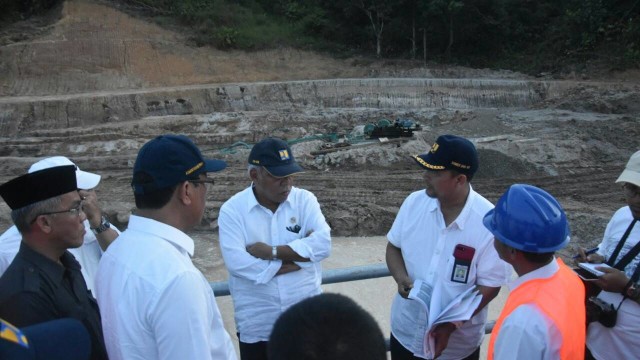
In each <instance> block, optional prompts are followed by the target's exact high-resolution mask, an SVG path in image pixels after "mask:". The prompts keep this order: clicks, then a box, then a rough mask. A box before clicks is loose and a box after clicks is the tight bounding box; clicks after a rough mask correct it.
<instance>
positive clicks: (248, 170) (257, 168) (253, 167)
mask: <svg viewBox="0 0 640 360" xmlns="http://www.w3.org/2000/svg"><path fill="white" fill-rule="evenodd" d="M253 169H256V170H257V171H260V169H262V166H259V165H253V164H249V165H247V175H249V177H251V170H253Z"/></svg>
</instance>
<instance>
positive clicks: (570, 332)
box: [487, 258, 586, 360]
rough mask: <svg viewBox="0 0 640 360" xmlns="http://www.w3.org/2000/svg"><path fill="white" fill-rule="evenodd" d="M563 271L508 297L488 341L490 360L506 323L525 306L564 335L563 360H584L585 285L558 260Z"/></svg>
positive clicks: (513, 292)
mask: <svg viewBox="0 0 640 360" xmlns="http://www.w3.org/2000/svg"><path fill="white" fill-rule="evenodd" d="M557 261H558V265H559V266H560V269H559V270H558V271H557V272H556V273H555V274H554V275H553V276H551V277H550V278H547V279H534V280H530V281H527V282H525V283H523V284H521V285H520V286H518V287H517V288H516V289H515V290H513V291H512V292H511V294H509V298H508V299H507V303H506V304H505V306H504V308H503V309H502V313H500V316H499V317H498V320H497V321H496V325H495V326H494V328H493V331H492V332H491V339H490V340H489V354H488V356H487V359H488V360H493V346H494V344H495V342H496V339H497V338H498V336H499V334H500V327H501V326H502V323H503V322H504V319H506V318H507V316H509V314H511V312H512V311H513V310H515V309H516V308H517V307H518V306H520V305H522V304H535V305H536V306H537V307H538V309H540V310H541V311H542V312H543V313H544V314H545V315H547V317H548V318H549V319H551V321H553V323H554V324H555V326H556V327H557V328H558V329H559V331H560V334H562V345H561V347H560V359H563V360H583V359H584V346H585V341H586V339H585V336H586V329H585V326H584V324H585V310H584V285H583V284H582V281H581V280H580V279H579V278H578V276H577V275H576V274H575V273H574V272H573V271H572V270H571V269H569V268H568V267H567V266H566V265H565V264H564V263H563V262H562V260H560V258H558V260H557Z"/></svg>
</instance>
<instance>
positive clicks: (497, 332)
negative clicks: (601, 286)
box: [484, 184, 585, 360]
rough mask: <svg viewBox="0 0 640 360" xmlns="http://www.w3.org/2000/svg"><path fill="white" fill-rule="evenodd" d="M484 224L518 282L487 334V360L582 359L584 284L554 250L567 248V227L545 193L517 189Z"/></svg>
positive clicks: (503, 198)
mask: <svg viewBox="0 0 640 360" xmlns="http://www.w3.org/2000/svg"><path fill="white" fill-rule="evenodd" d="M484 225H485V226H486V227H487V229H489V230H490V231H491V232H492V233H493V235H494V236H495V240H494V246H495V248H496V250H497V251H498V254H499V255H500V258H501V259H503V260H504V261H506V262H507V263H509V264H511V265H512V266H513V269H514V270H515V272H516V273H517V274H518V279H516V280H515V281H513V282H512V283H511V284H509V289H510V291H511V292H510V293H509V298H508V299H507V302H506V304H505V305H504V308H503V309H502V312H501V313H500V316H499V317H498V320H497V321H496V324H495V326H494V328H493V330H492V331H491V340H490V341H489V352H488V356H487V359H489V360H493V359H500V360H511V359H518V360H556V359H561V360H582V359H584V342H585V327H584V324H585V310H584V285H583V284H582V281H581V280H580V279H579V278H578V276H577V275H576V273H574V272H573V271H572V270H571V269H570V268H569V267H568V266H566V265H565V264H564V263H563V262H562V260H561V259H556V258H555V256H554V254H555V252H556V251H558V250H560V249H562V248H564V247H566V246H567V244H569V223H568V222H567V216H566V215H565V213H564V210H563V209H562V206H560V203H558V201H557V200H556V199H555V198H554V197H553V196H551V195H550V194H549V193H547V192H546V191H544V190H542V189H540V188H537V187H535V186H531V185H523V184H515V185H512V186H511V187H509V189H508V190H507V191H506V192H505V193H504V195H502V196H501V197H500V199H499V200H498V203H497V204H496V207H495V209H494V210H491V211H489V212H488V213H487V215H486V216H485V217H484Z"/></svg>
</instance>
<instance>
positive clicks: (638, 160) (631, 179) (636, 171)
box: [616, 151, 640, 186]
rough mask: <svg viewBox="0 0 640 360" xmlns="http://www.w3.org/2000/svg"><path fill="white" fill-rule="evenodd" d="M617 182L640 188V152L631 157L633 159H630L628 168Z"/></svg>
mask: <svg viewBox="0 0 640 360" xmlns="http://www.w3.org/2000/svg"><path fill="white" fill-rule="evenodd" d="M616 182H617V183H619V182H626V183H631V184H633V185H635V186H640V151H636V152H635V153H634V154H633V155H631V159H629V162H628V163H627V166H626V167H625V168H624V171H623V172H622V174H620V177H618V180H616Z"/></svg>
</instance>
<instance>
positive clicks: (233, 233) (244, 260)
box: [218, 205, 282, 284]
mask: <svg viewBox="0 0 640 360" xmlns="http://www.w3.org/2000/svg"><path fill="white" fill-rule="evenodd" d="M218 227H219V233H220V251H221V252H222V257H223V259H224V262H225V265H226V267H227V270H228V271H229V273H231V274H232V275H233V276H236V277H240V278H244V279H247V280H251V281H254V282H255V283H256V284H264V283H267V282H269V280H271V279H272V278H273V277H274V276H275V275H276V273H277V272H278V270H280V267H281V265H282V262H281V261H277V260H273V261H271V260H262V259H258V258H256V257H254V256H252V255H251V254H249V253H248V252H247V249H246V233H245V231H244V227H245V225H244V223H243V217H242V216H241V215H240V214H239V213H238V212H237V211H235V210H234V209H232V208H230V207H228V206H224V205H223V207H222V208H221V209H220V215H219V217H218Z"/></svg>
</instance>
